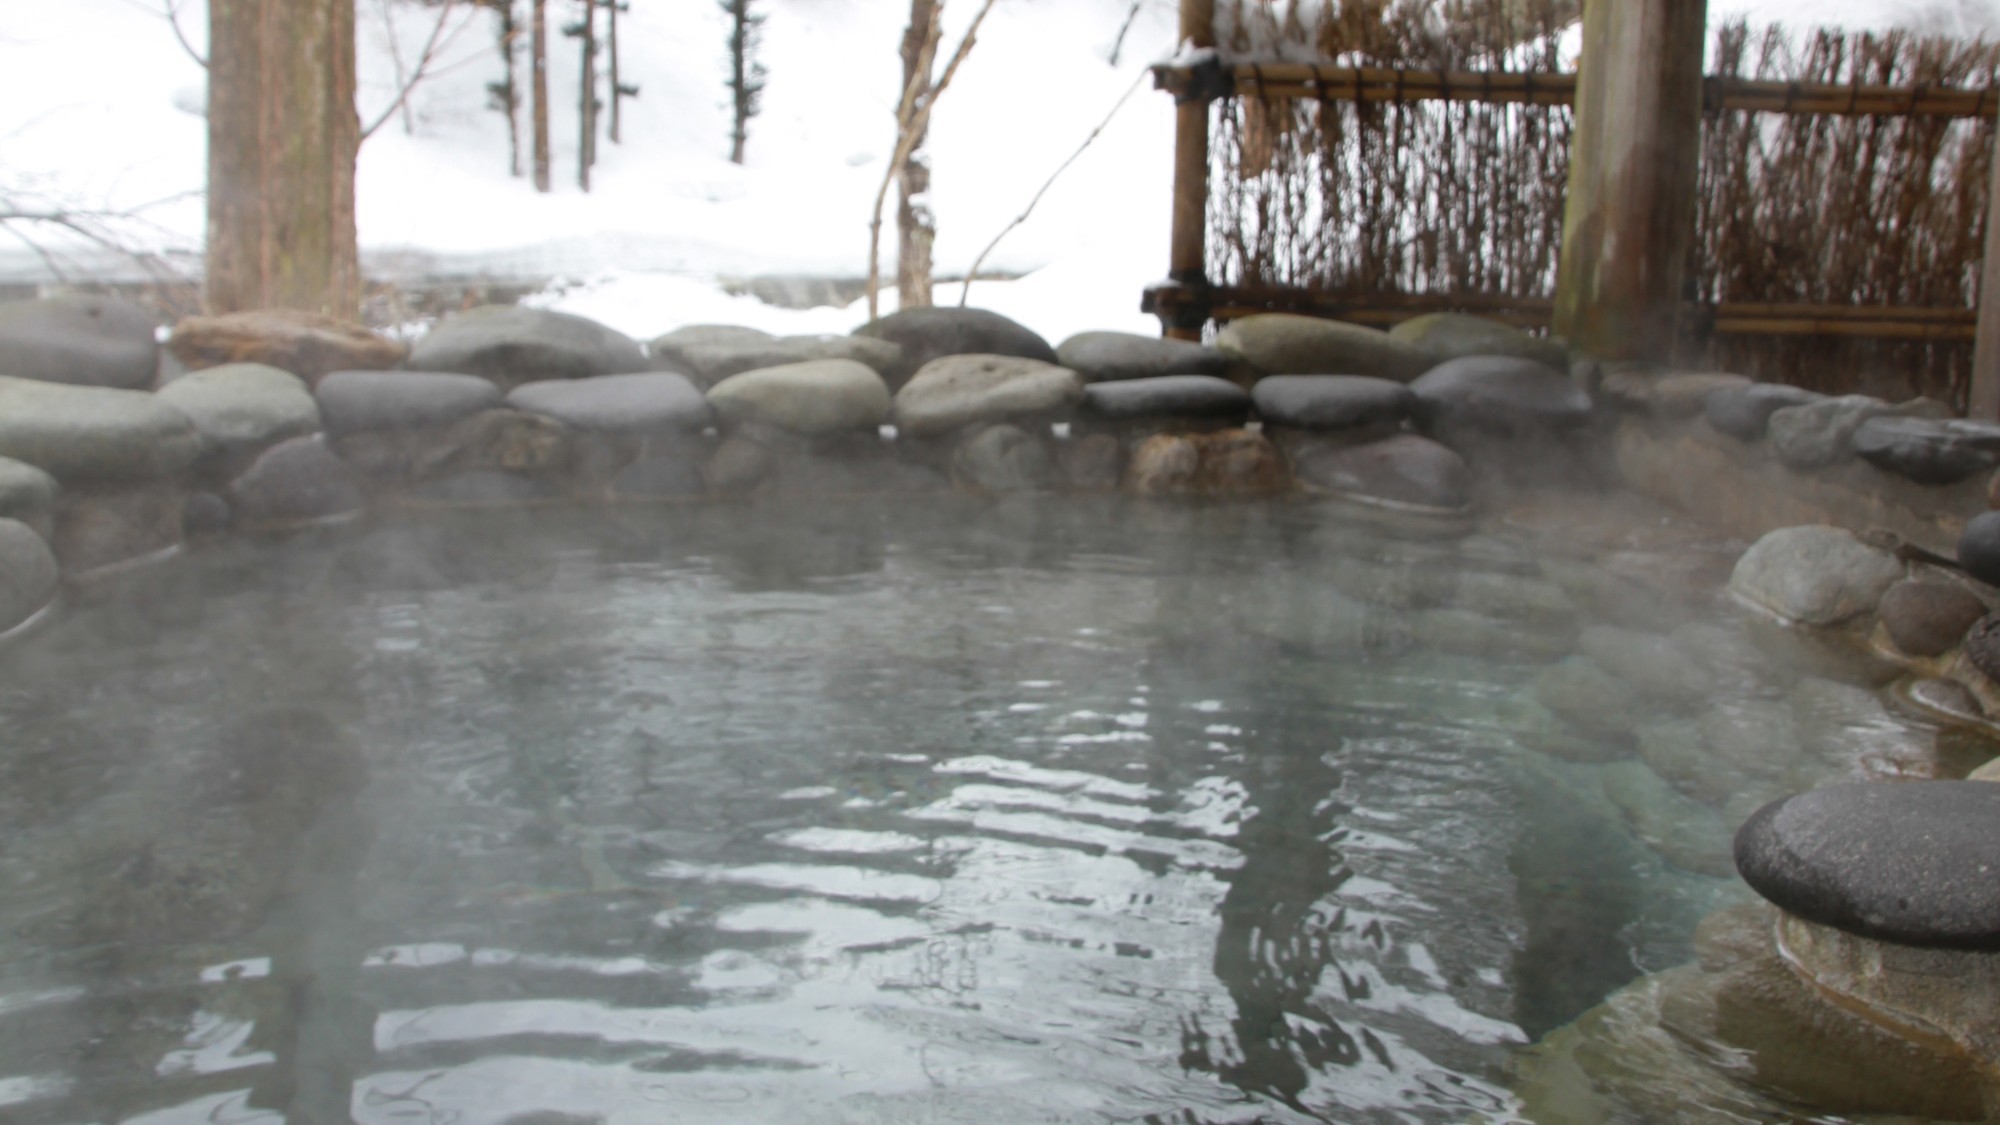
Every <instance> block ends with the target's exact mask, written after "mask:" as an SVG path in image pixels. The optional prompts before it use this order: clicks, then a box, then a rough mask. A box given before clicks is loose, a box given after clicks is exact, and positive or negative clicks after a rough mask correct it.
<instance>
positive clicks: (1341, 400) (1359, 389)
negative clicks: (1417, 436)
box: [1250, 375, 1417, 430]
mask: <svg viewBox="0 0 2000 1125" xmlns="http://www.w3.org/2000/svg"><path fill="white" fill-rule="evenodd" d="M1250 395H1251V397H1252V398H1253V399H1255V400H1256V403H1257V416H1258V417H1260V418H1262V419H1263V420H1264V424H1265V425H1267V426H1289V427H1291V428H1293V429H1299V430H1373V429H1394V428H1396V427H1397V426H1400V425H1402V423H1403V419H1405V418H1408V417H1409V416H1410V412H1411V411H1412V410H1413V409H1414V408H1415V407H1416V402H1417V396H1416V394H1415V393H1414V392H1412V391H1411V390H1410V388H1409V387H1407V386H1404V385H1403V384H1401V383H1398V382H1394V381H1392V380H1389V379H1375V378H1371V377H1369V376H1366V375H1272V376H1270V377H1269V378H1265V379H1259V380H1258V381H1257V385H1256V386H1254V387H1252V388H1251V389H1250Z"/></svg>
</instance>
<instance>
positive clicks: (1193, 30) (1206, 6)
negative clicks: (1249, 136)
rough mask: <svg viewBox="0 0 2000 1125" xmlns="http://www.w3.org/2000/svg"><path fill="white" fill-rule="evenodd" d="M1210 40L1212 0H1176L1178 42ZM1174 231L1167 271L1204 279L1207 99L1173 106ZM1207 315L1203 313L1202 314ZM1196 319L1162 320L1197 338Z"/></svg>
mask: <svg viewBox="0 0 2000 1125" xmlns="http://www.w3.org/2000/svg"><path fill="white" fill-rule="evenodd" d="M1214 46H1215V0H1181V47H1182V49H1184V50H1185V49H1186V48H1189V47H1193V48H1196V49H1200V48H1203V47H1214ZM1174 113H1175V120H1174V232H1173V246H1172V251H1171V257H1170V258H1169V259H1168V271H1167V276H1168V277H1169V278H1171V279H1172V280H1174V281H1177V282H1180V283H1181V284H1183V285H1206V284H1208V99H1206V98H1196V99H1193V100H1189V101H1186V102H1182V103H1181V104H1180V106H1179V107H1177V108H1176V109H1175V111H1174ZM1204 319H1206V318H1204ZM1201 328H1202V326H1201V324H1200V323H1192V324H1191V323H1189V321H1188V320H1186V319H1183V320H1179V321H1177V322H1173V323H1168V324H1167V325H1166V335H1167V336H1168V338H1170V339H1175V340H1197V341H1198V340H1200V339H1201Z"/></svg>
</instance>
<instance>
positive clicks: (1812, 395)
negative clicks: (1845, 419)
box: [1702, 383, 1826, 442]
mask: <svg viewBox="0 0 2000 1125" xmlns="http://www.w3.org/2000/svg"><path fill="white" fill-rule="evenodd" d="M1825 397H1826V396H1825V395H1823V394H1818V393H1816V392H1813V391H1809V390H1806V389H1805V388H1804V387H1793V386H1787V385H1786V384H1784V383H1752V384H1750V385H1748V386H1728V387H1720V388H1717V389H1715V390H1713V391H1710V392H1709V394H1708V397H1707V398H1705V399H1703V400H1702V413H1703V414H1704V415H1705V416H1707V418H1708V424H1709V425H1711V426H1714V427H1715V428H1716V429H1718V430H1721V431H1722V432H1723V433H1725V434H1728V435H1729V436H1730V437H1733V438H1735V439H1736V440H1737V441H1746V442H1748V441H1762V440H1764V434H1765V432H1766V431H1767V430H1768V429H1769V427H1770V424H1771V415H1773V414H1775V413H1777V412H1778V411H1780V410H1783V409H1785V408H1786V407H1791V406H1804V405H1805V404H1807V403H1811V402H1818V401H1820V400H1821V399H1824V398H1825Z"/></svg>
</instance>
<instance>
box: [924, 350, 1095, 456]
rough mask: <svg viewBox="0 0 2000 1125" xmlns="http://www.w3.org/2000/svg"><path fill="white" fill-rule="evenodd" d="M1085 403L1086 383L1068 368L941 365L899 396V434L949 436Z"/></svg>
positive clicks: (960, 359) (1014, 362)
mask: <svg viewBox="0 0 2000 1125" xmlns="http://www.w3.org/2000/svg"><path fill="white" fill-rule="evenodd" d="M1082 399H1083V380H1082V379H1080V378H1078V377H1077V374H1076V372H1074V371H1071V370H1070V369H1069V368H1067V367H1057V366H1055V365H1054V364H1050V363H1043V362H1041V361H1039V360H1033V359H1022V358H1019V357H1014V356H1004V355H952V356H945V357H944V358H942V359H935V360H932V361H931V362H929V363H927V364H925V365H924V366H923V369H922V370H920V371H918V372H917V373H916V375H914V376H912V377H911V379H910V381H909V382H908V383H907V384H905V385H904V387H903V389H902V390H900V391H898V392H896V402H895V418H896V426H897V428H898V429H899V430H900V431H901V432H903V433H905V434H908V435H910V436H912V437H922V436H926V435H931V434H942V433H948V432H950V431H952V430H955V429H958V428H959V427H960V426H968V425H971V424H973V423H974V422H1002V421H1009V420H1013V419H1019V418H1025V417H1034V416H1038V415H1039V416H1048V417H1057V416H1061V415H1065V414H1068V413H1069V412H1070V411H1072V410H1074V409H1075V408H1076V406H1077V404H1078V403H1079V402H1081V401H1082Z"/></svg>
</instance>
